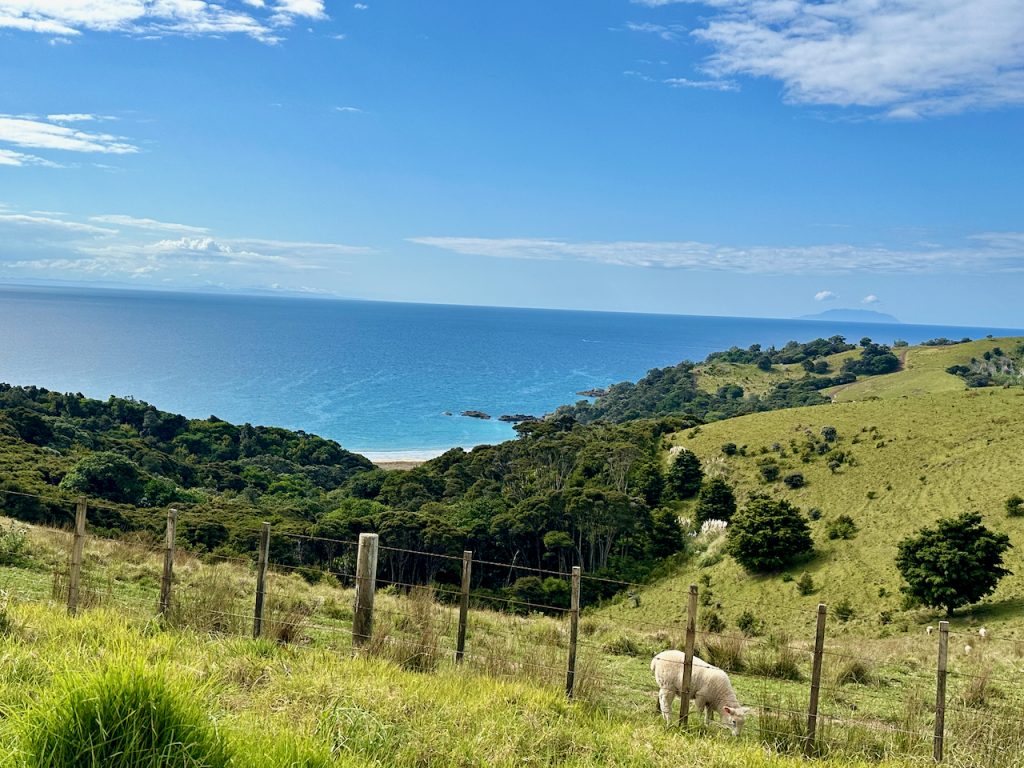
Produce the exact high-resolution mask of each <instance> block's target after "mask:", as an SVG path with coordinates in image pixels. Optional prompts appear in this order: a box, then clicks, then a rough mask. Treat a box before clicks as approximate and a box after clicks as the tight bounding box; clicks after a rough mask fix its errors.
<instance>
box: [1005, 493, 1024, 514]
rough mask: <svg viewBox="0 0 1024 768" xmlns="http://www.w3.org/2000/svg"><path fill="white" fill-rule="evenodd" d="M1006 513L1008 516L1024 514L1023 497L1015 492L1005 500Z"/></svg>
mask: <svg viewBox="0 0 1024 768" xmlns="http://www.w3.org/2000/svg"><path fill="white" fill-rule="evenodd" d="M1006 514H1008V515H1009V516H1010V517H1020V516H1021V515H1024V499H1022V498H1021V497H1020V496H1018V495H1017V494H1014V495H1013V496H1011V497H1010V498H1008V499H1007V500H1006Z"/></svg>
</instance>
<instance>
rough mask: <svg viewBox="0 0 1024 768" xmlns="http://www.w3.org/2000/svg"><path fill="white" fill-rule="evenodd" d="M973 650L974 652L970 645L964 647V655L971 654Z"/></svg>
mask: <svg viewBox="0 0 1024 768" xmlns="http://www.w3.org/2000/svg"><path fill="white" fill-rule="evenodd" d="M973 650H974V649H973V648H971V646H970V645H965V646H964V653H970V652H971V651H973Z"/></svg>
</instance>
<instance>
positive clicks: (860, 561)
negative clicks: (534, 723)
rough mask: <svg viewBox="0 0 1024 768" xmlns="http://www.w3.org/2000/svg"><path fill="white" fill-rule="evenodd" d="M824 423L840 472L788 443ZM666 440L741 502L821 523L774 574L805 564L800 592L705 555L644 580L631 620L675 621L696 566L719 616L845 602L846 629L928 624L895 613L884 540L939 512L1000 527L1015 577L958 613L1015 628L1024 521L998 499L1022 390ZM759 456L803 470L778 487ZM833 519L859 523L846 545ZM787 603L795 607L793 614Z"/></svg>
mask: <svg viewBox="0 0 1024 768" xmlns="http://www.w3.org/2000/svg"><path fill="white" fill-rule="evenodd" d="M899 375H900V374H897V376H899ZM824 426H833V427H835V428H836V430H837V431H838V434H839V438H838V441H837V447H838V448H840V449H841V450H843V451H845V452H847V453H849V454H850V455H851V456H852V457H853V459H854V464H853V465H852V466H851V465H850V464H844V465H843V466H842V467H841V468H839V469H838V470H837V471H835V472H833V471H832V470H830V469H829V468H828V466H826V464H825V462H824V461H823V460H822V459H821V458H818V457H815V459H814V460H812V461H810V462H809V463H804V461H803V460H802V458H801V456H800V455H799V453H798V452H795V451H794V448H795V447H796V448H799V447H800V446H801V445H802V444H803V443H804V441H805V440H806V438H807V435H808V433H810V434H813V435H819V434H820V432H821V429H822V427H824ZM671 442H672V444H674V445H681V446H684V447H686V448H687V449H689V450H691V451H693V452H695V453H696V454H697V455H698V456H699V457H700V458H701V459H702V461H703V462H704V464H705V467H706V469H708V470H709V471H711V472H712V473H717V474H721V475H722V476H724V477H725V478H726V479H727V480H728V481H729V482H730V483H732V484H734V485H735V487H736V489H737V491H738V495H739V496H740V503H742V501H743V499H745V498H747V497H749V496H750V494H752V493H760V492H767V493H768V494H770V495H772V496H775V497H779V498H786V499H788V500H790V501H792V502H793V503H794V504H796V505H797V506H799V507H800V508H801V509H802V510H804V511H805V512H807V511H808V510H811V509H817V510H820V512H821V517H820V519H818V520H814V521H812V522H811V528H812V532H813V536H814V542H815V548H816V551H817V555H816V557H815V558H814V559H813V560H811V561H810V562H808V563H806V564H803V565H800V566H798V567H796V568H794V569H793V570H792V571H791V572H789V573H788V574H787V575H788V576H790V577H794V576H798V575H800V573H801V572H802V571H804V570H806V571H807V572H809V573H810V574H811V575H812V577H813V579H814V582H815V584H817V585H819V588H818V589H817V591H816V592H815V593H814V594H813V595H809V596H806V597H801V596H800V595H798V594H797V592H796V589H795V587H794V585H793V584H791V583H787V582H784V581H783V578H785V575H779V576H773V577H752V576H749V575H747V574H746V573H744V572H743V570H742V569H741V568H740V567H739V566H738V565H737V564H736V563H735V562H734V561H733V560H732V559H731V558H729V557H724V558H721V559H720V561H718V562H712V561H714V560H715V559H716V558H714V557H704V558H695V559H693V560H692V561H690V562H689V563H688V564H687V565H686V566H685V567H683V568H681V569H680V570H678V571H677V572H676V573H675V574H673V577H672V578H670V579H666V580H663V581H662V582H661V583H659V584H658V585H657V586H653V587H650V588H649V589H648V590H647V595H646V597H645V599H644V601H643V607H642V608H641V609H639V611H638V612H637V615H643V616H648V617H650V618H651V619H657V620H664V619H665V618H667V617H668V616H669V615H671V616H674V617H678V606H679V605H681V600H682V598H681V597H680V595H681V594H682V591H683V590H684V589H685V585H686V584H689V583H691V582H694V583H695V582H696V581H697V580H698V578H699V576H700V575H702V574H708V575H710V577H711V579H712V584H713V587H712V588H713V590H714V594H715V596H716V599H717V600H719V601H721V602H722V603H723V605H724V606H725V607H724V612H725V614H726V618H727V620H728V621H730V622H732V621H733V620H734V619H735V618H736V616H737V615H738V614H739V613H740V612H741V611H742V610H744V609H745V608H746V607H747V606H748V605H757V606H758V607H759V611H760V612H761V613H763V614H764V615H765V616H766V617H769V618H771V619H775V620H781V619H782V617H783V616H785V617H786V619H787V620H792V619H791V617H793V616H798V617H800V618H799V621H800V626H801V628H805V627H807V626H809V625H810V624H811V622H812V621H813V607H814V606H815V605H816V604H817V603H818V602H819V601H825V602H828V603H832V604H835V603H837V602H839V601H840V600H842V599H847V600H849V601H850V603H851V604H852V605H853V607H854V608H855V610H856V614H857V615H856V617H855V618H854V619H852V620H851V621H850V622H848V624H847V625H846V627H845V629H844V631H846V632H857V633H863V634H868V635H875V634H878V633H880V632H883V631H891V630H892V627H888V626H883V625H881V624H880V623H879V621H880V618H879V617H880V613H881V612H882V611H889V612H891V613H892V614H893V615H894V616H895V617H896V621H897V624H896V626H897V627H899V628H907V626H908V625H909V624H919V623H920V624H923V623H927V622H929V621H932V620H934V619H935V616H934V615H933V614H930V613H928V612H924V611H913V612H906V611H901V600H900V594H899V585H900V579H899V575H898V573H897V571H896V568H895V566H894V564H893V559H894V557H895V554H896V543H897V542H898V541H899V539H901V538H902V537H904V536H906V535H907V534H910V533H912V532H913V531H915V530H917V529H918V528H920V527H922V526H925V525H928V524H931V523H933V522H934V521H935V520H936V519H938V518H940V517H945V516H949V515H951V514H955V513H959V512H962V511H978V512H980V513H982V515H983V516H984V518H985V521H986V524H987V525H989V526H990V527H992V528H993V529H995V530H999V531H1004V532H1006V533H1009V534H1010V536H1011V540H1012V541H1014V542H1015V543H1016V544H1017V546H1018V549H1017V550H1014V551H1012V552H1011V555H1010V568H1011V570H1015V571H1017V573H1015V574H1014V575H1013V576H1010V577H1007V578H1006V579H1004V580H1003V582H1002V583H1001V584H1000V586H999V589H998V590H997V592H996V593H995V594H994V595H993V596H992V597H991V598H989V599H988V600H986V601H985V602H984V604H983V606H982V607H980V608H978V609H977V610H975V611H974V612H973V617H972V618H971V619H960V620H959V621H961V622H965V621H974V622H979V621H985V622H990V623H998V622H1001V621H1005V622H1008V623H1009V624H1010V625H1011V626H1012V627H1013V633H1014V635H1015V636H1016V635H1017V634H1018V633H1019V634H1020V635H1021V636H1024V616H1021V615H1020V609H1021V607H1022V606H1024V568H1022V567H1021V564H1022V554H1024V552H1022V550H1024V520H1022V519H1014V518H1008V517H1007V516H1006V513H1005V511H1004V507H1003V505H1004V502H1005V499H1006V498H1007V497H1008V496H1010V495H1012V494H1014V493H1022V492H1024V479H1022V477H1021V475H1020V472H1019V457H1020V456H1021V455H1022V453H1024V391H1022V390H1020V389H983V390H970V391H963V390H962V389H961V391H955V392H939V393H935V394H928V395H920V396H916V397H907V398H906V399H900V400H899V405H898V407H894V404H893V403H892V401H890V400H887V399H877V400H868V401H860V402H848V403H835V404H832V405H825V406H814V407H810V408H795V409H789V410H784V411H774V412H770V413H761V414H753V415H750V416H743V417H740V418H737V419H730V420H727V421H722V422H716V423H713V424H708V425H704V426H702V427H699V428H696V429H690V430H686V431H684V432H681V433H677V434H676V435H674V436H673V437H672V438H671ZM726 443H734V444H736V445H737V446H739V447H741V448H742V447H743V446H745V447H746V448H745V450H746V454H747V455H746V456H740V455H734V456H726V455H724V454H723V452H722V446H723V445H724V444H726ZM765 457H771V458H773V459H775V460H776V461H777V463H778V465H779V467H780V470H781V475H785V474H787V473H789V472H800V473H802V474H803V476H804V477H805V479H806V485H805V486H804V487H802V488H799V489H796V490H790V489H788V488H787V487H786V486H785V485H784V484H783V483H782V482H774V483H766V482H764V481H763V480H762V479H761V473H760V471H759V468H758V460H760V459H763V458H765ZM687 509H688V508H687ZM685 513H686V512H685V511H684V514H685ZM840 514H846V515H849V516H851V517H852V518H853V519H854V521H855V523H856V524H857V526H858V528H859V529H860V531H859V533H858V534H857V535H856V537H855V538H854V539H851V540H844V539H838V540H830V539H828V538H827V536H826V533H825V531H826V526H827V524H828V523H829V521H830V520H833V519H834V518H836V517H837V516H838V515H840ZM702 566H704V567H702ZM880 590H884V595H880ZM779 596H784V599H781V600H780V599H777V598H778V597H779ZM769 597H771V599H768V598H769ZM795 606H799V607H800V608H801V611H800V612H796V613H794V607H795Z"/></svg>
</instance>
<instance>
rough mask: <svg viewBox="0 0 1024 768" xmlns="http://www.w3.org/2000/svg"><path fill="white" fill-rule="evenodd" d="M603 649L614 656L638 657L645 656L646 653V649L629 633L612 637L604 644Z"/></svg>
mask: <svg viewBox="0 0 1024 768" xmlns="http://www.w3.org/2000/svg"><path fill="white" fill-rule="evenodd" d="M603 647H604V650H605V651H607V652H608V653H611V654H614V655H615V656H632V657H634V658H638V657H640V656H645V655H647V653H648V649H646V648H643V647H641V646H640V643H639V642H637V639H636V638H635V637H632V636H630V635H619V636H617V637H613V638H612V639H611V640H609V641H608V642H606V643H605V644H604V646H603Z"/></svg>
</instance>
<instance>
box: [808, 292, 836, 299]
mask: <svg viewBox="0 0 1024 768" xmlns="http://www.w3.org/2000/svg"><path fill="white" fill-rule="evenodd" d="M838 298H839V294H838V293H834V292H832V291H818V292H817V293H816V294H814V300H815V301H835V300H836V299H838Z"/></svg>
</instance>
